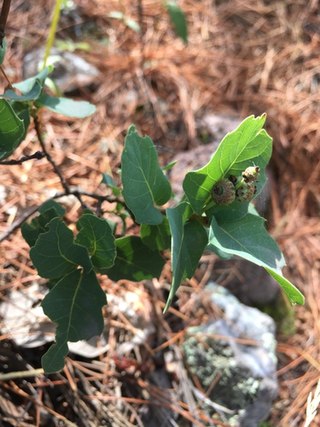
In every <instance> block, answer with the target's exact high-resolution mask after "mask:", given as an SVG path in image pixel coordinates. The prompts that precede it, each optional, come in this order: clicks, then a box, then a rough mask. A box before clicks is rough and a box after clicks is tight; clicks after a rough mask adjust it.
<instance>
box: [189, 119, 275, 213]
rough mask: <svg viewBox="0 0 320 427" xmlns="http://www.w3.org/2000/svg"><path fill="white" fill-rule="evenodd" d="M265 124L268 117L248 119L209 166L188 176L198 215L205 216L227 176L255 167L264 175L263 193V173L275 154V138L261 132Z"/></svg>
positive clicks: (225, 143) (193, 206) (190, 196)
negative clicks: (214, 192)
mask: <svg viewBox="0 0 320 427" xmlns="http://www.w3.org/2000/svg"><path fill="white" fill-rule="evenodd" d="M264 122H265V115H262V116H261V117H257V118H255V117H254V116H250V117H248V118H246V119H245V120H244V121H243V122H242V123H241V124H240V125H239V126H238V128H237V129H236V130H234V131H233V132H230V133H228V134H227V135H226V136H225V137H224V138H223V140H222V141H221V143H220V144H219V147H218V149H217V150H216V152H215V153H214V155H213V157H212V158H211V160H210V161H209V163H207V164H206V165H205V166H204V167H202V168H201V169H199V170H197V171H193V172H189V173H188V174H187V175H186V177H185V179H184V182H183V188H184V191H185V193H186V195H187V197H188V200H189V202H190V204H191V206H192V208H193V209H194V211H195V212H197V213H198V214H201V213H202V211H203V209H204V207H205V205H206V203H207V202H208V201H209V200H210V198H211V190H212V187H213V186H214V184H215V183H217V182H218V181H220V179H222V178H223V177H224V176H226V175H227V174H235V175H237V174H239V173H240V172H241V171H243V170H245V168H246V167H248V166H252V165H253V164H256V165H257V166H259V167H260V169H261V172H262V176H261V179H260V178H259V181H261V183H259V189H260V187H261V186H262V185H263V181H264V179H263V169H264V168H265V166H266V164H267V163H268V161H269V159H270V157H271V152H272V138H271V137H270V136H269V135H268V134H267V133H266V132H265V131H264V130H261V129H262V126H263V125H264Z"/></svg>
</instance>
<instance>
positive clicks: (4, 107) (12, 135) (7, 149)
mask: <svg viewBox="0 0 320 427" xmlns="http://www.w3.org/2000/svg"><path fill="white" fill-rule="evenodd" d="M25 131H26V129H25V125H24V120H23V119H21V118H20V117H19V116H18V115H17V114H16V113H15V111H14V109H13V108H12V106H11V105H10V103H9V102H8V101H6V100H5V99H0V160H2V159H5V158H6V157H8V156H10V155H11V154H12V153H13V151H14V150H15V149H16V148H17V147H18V145H19V144H20V142H21V141H23V139H24V137H25Z"/></svg>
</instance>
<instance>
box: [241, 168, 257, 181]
mask: <svg viewBox="0 0 320 427" xmlns="http://www.w3.org/2000/svg"><path fill="white" fill-rule="evenodd" d="M259 173H260V168H259V166H249V167H248V168H247V169H246V170H245V171H244V172H242V176H243V179H244V180H245V182H255V181H256V180H257V179H258V177H259Z"/></svg>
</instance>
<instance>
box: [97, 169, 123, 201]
mask: <svg viewBox="0 0 320 427" xmlns="http://www.w3.org/2000/svg"><path fill="white" fill-rule="evenodd" d="M101 182H102V183H103V184H106V185H107V186H108V187H110V188H111V190H112V193H113V194H114V196H119V195H120V194H121V190H120V188H119V187H117V186H116V184H115V182H114V181H113V178H112V176H110V175H108V174H107V173H103V174H102V180H101Z"/></svg>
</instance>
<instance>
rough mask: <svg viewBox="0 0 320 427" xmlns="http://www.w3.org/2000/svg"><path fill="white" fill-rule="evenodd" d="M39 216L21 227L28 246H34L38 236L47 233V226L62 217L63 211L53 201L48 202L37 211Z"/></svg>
mask: <svg viewBox="0 0 320 427" xmlns="http://www.w3.org/2000/svg"><path fill="white" fill-rule="evenodd" d="M38 211H39V213H40V215H39V216H38V217H36V218H34V219H33V220H32V221H31V222H30V223H26V222H25V223H24V224H22V226H21V233H22V236H23V238H24V239H25V240H26V242H27V243H28V245H29V246H34V245H35V243H36V241H37V239H38V237H39V235H40V234H41V233H44V232H46V231H47V224H48V223H49V222H50V221H51V220H52V219H53V218H56V217H62V216H63V215H64V212H65V209H64V208H63V207H62V206H61V205H59V204H58V203H56V202H55V201H54V200H48V201H47V202H45V203H43V204H42V205H41V206H40V207H39V209H38Z"/></svg>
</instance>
